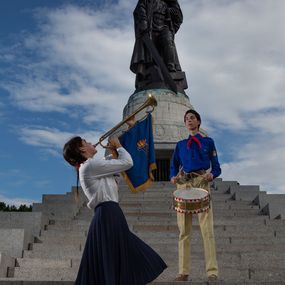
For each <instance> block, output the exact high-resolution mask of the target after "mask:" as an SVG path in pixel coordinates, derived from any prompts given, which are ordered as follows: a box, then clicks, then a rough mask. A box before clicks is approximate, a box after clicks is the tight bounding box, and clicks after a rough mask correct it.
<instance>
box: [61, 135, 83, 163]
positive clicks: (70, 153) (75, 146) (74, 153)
mask: <svg viewBox="0 0 285 285" xmlns="http://www.w3.org/2000/svg"><path fill="white" fill-rule="evenodd" d="M81 146H82V138H81V137H74V138H72V139H70V140H69V141H68V142H67V143H66V144H65V145H64V147H63V157H64V159H65V160H66V161H67V162H68V163H69V164H70V165H72V166H74V167H78V166H79V165H80V164H81V163H82V162H84V161H85V160H86V158H85V157H84V156H83V155H82V154H81V151H80V147H81Z"/></svg>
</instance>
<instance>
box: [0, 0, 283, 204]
mask: <svg viewBox="0 0 285 285" xmlns="http://www.w3.org/2000/svg"><path fill="white" fill-rule="evenodd" d="M179 3H180V5H181V8H182V10H183V14H184V22H183V24H182V26H181V28H180V30H179V32H178V34H177V36H176V45H177V49H178V53H179V58H180V62H181V65H182V68H183V70H184V71H185V72H186V75H187V79H188V84H189V89H188V90H187V94H188V96H189V97H190V102H191V104H192V105H193V106H194V107H195V109H196V110H197V111H198V112H200V113H201V115H202V120H203V128H204V129H206V130H207V131H208V133H209V134H210V136H212V137H213V138H214V139H215V141H216V145H217V148H218V152H219V157H220V162H221V164H222V170H223V174H222V177H223V178H224V179H227V180H228V179H230V180H238V181H239V182H240V183H242V184H256V185H260V186H261V189H262V190H264V191H267V192H270V193H285V186H284V182H283V175H284V173H285V166H284V160H285V150H284V140H285V127H284V126H285V115H284V114H285V113H284V108H285V104H284V103H285V96H284V90H285V81H284V78H285V64H284V63H285V62H284V61H285V28H284V25H283V21H284V20H283V19H284V16H285V2H284V1H283V0H275V1H268V0H241V1H225V0H215V1H213V0H199V1H198V0H192V1H191V0H180V1H179ZM135 5H136V1H135V0H119V1H103V0H101V1H95V0H94V1H90V0H80V1H75V0H74V1H72V0H61V1H59V0H57V1H56V0H53V1H52V0H49V1H47V0H46V1H45V0H42V1H38V0H29V1H22V0H9V1H1V2H0V127H1V140H0V159H1V166H0V179H1V180H0V181H1V186H0V200H1V201H5V202H6V203H10V204H16V205H18V204H20V203H30V202H33V201H40V200H41V196H42V194H48V193H65V192H67V191H70V188H71V186H72V185H74V184H75V181H76V177H75V173H74V171H73V170H72V169H71V168H70V167H69V166H68V165H67V164H66V163H65V162H64V161H63V159H62V157H61V149H62V145H63V144H64V142H65V141H66V140H67V139H68V138H70V137H71V136H73V135H75V134H79V135H82V136H85V137H87V138H88V139H89V140H91V141H94V142H96V141H97V138H98V137H99V136H100V134H102V133H104V131H105V130H106V129H108V128H110V127H112V126H113V125H114V124H115V123H117V122H119V121H120V120H121V116H122V110H123V107H124V105H125V104H126V103H127V100H128V98H129V96H130V95H131V94H132V93H133V91H134V75H133V74H132V73H131V71H130V70H129V62H130V58H131V54H132V49H133V44H134V32H133V19H132V12H133V9H134V7H135ZM100 155H102V151H100Z"/></svg>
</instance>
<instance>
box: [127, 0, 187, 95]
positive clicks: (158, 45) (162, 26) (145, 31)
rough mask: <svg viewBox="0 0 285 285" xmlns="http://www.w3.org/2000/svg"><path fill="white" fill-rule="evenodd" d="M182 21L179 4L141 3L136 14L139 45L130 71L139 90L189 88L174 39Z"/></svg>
mask: <svg viewBox="0 0 285 285" xmlns="http://www.w3.org/2000/svg"><path fill="white" fill-rule="evenodd" d="M182 21H183V15H182V11H181V9H180V6H179V3H178V1H177V0H139V1H138V3H137V6H136V8H135V10H134V22H135V36H136V42H135V46H134V51H133V55H132V60H131V65H130V69H131V70H132V71H133V72H134V73H135V74H136V88H137V90H143V89H149V88H164V87H168V88H170V89H172V90H173V91H174V92H177V89H178V91H181V92H184V89H186V88H187V82H186V78H185V74H184V72H182V71H181V66H180V63H179V59H178V55H177V51H176V47H175V42H174V36H175V34H176V32H177V31H178V30H179V27H180V25H181V23H182Z"/></svg>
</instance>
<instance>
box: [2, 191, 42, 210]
mask: <svg viewBox="0 0 285 285" xmlns="http://www.w3.org/2000/svg"><path fill="white" fill-rule="evenodd" d="M0 202H4V203H5V204H6V205H10V206H12V205H14V206H16V207H19V206H20V205H27V206H29V205H32V204H33V203H38V202H39V201H35V200H32V199H25V198H20V197H18V198H8V197H6V196H3V195H1V194H0Z"/></svg>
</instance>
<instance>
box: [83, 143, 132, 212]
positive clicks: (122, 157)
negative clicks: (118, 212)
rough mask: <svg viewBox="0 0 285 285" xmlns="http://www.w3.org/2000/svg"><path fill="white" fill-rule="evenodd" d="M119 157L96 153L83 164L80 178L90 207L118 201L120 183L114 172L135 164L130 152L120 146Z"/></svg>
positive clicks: (93, 207)
mask: <svg viewBox="0 0 285 285" xmlns="http://www.w3.org/2000/svg"><path fill="white" fill-rule="evenodd" d="M117 151H118V154H119V156H118V158H117V159H110V160H107V159H105V158H97V157H96V155H94V156H93V157H92V158H89V159H87V160H86V161H85V162H84V163H82V164H81V166H80V168H79V179H80V184H81V187H82V189H83V191H84V194H85V195H86V196H87V198H88V200H89V201H88V204H87V206H88V208H90V209H95V207H96V206H97V205H98V204H99V203H102V202H105V201H114V202H118V201H119V197H118V185H117V182H116V180H115V177H114V174H117V173H120V172H123V171H125V170H128V169H129V168H131V167H132V166H133V160H132V158H131V156H130V154H129V153H128V152H127V151H126V150H125V149H124V148H123V147H119V148H118V149H117Z"/></svg>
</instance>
